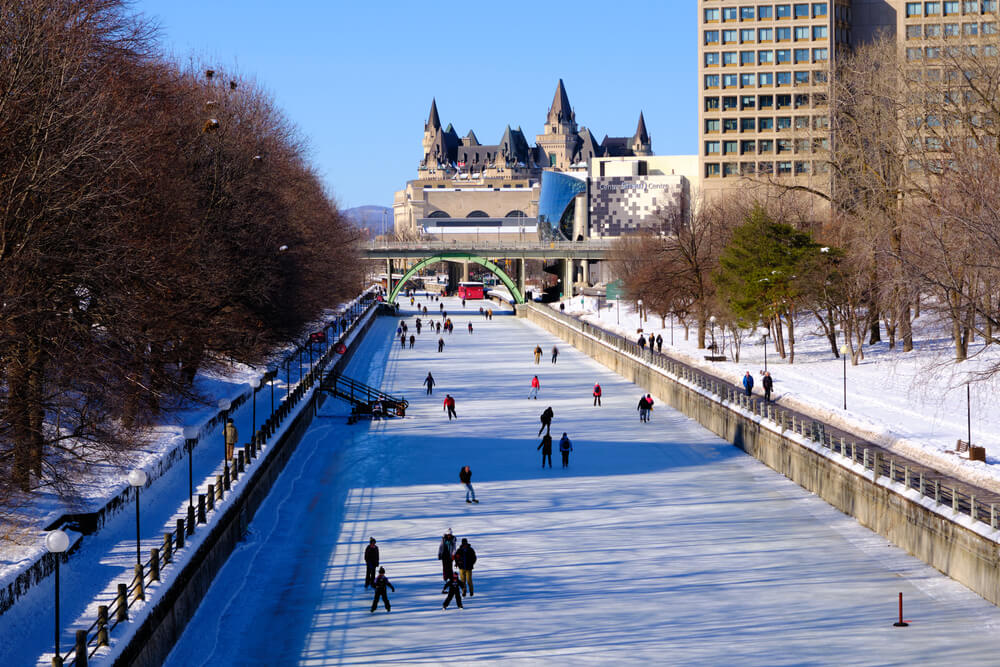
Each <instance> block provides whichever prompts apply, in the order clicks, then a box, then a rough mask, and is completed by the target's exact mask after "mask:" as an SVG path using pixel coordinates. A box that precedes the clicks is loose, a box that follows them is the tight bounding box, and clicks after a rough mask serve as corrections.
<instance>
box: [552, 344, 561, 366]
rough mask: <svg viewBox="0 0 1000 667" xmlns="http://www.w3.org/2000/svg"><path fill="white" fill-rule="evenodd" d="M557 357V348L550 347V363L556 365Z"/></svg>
mask: <svg viewBox="0 0 1000 667" xmlns="http://www.w3.org/2000/svg"><path fill="white" fill-rule="evenodd" d="M558 357H559V348H558V347H556V346H555V345H553V346H552V363H556V359H557V358H558Z"/></svg>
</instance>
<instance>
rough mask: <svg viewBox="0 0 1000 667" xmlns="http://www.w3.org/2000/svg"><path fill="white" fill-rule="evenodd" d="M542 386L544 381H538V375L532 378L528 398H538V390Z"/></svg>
mask: <svg viewBox="0 0 1000 667" xmlns="http://www.w3.org/2000/svg"><path fill="white" fill-rule="evenodd" d="M541 388H542V383H541V382H539V381H538V376H537V375H536V376H535V377H533V378H531V391H529V392H528V398H533V399H535V400H536V401H537V400H538V390H539V389H541Z"/></svg>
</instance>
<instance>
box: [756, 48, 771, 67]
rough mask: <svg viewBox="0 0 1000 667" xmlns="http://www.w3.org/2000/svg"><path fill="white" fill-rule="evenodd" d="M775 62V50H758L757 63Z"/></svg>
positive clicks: (768, 63)
mask: <svg viewBox="0 0 1000 667" xmlns="http://www.w3.org/2000/svg"><path fill="white" fill-rule="evenodd" d="M773 62H774V51H758V52H757V64H758V65H770V64H771V63H773Z"/></svg>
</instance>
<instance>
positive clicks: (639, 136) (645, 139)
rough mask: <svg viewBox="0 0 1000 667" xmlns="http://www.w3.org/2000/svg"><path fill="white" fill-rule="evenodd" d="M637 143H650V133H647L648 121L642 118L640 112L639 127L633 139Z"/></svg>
mask: <svg viewBox="0 0 1000 667" xmlns="http://www.w3.org/2000/svg"><path fill="white" fill-rule="evenodd" d="M632 140H633V141H634V142H635V143H639V144H643V145H646V144H648V143H649V133H648V132H646V119H644V118H643V117H642V112H641V111H640V112H639V127H637V128H636V129H635V136H633V137H632Z"/></svg>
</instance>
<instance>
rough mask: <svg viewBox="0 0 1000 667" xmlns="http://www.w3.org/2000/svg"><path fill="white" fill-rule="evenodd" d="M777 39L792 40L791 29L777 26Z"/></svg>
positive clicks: (782, 40) (781, 40)
mask: <svg viewBox="0 0 1000 667" xmlns="http://www.w3.org/2000/svg"><path fill="white" fill-rule="evenodd" d="M778 41H779V42H790V41H792V29H791V28H778Z"/></svg>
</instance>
